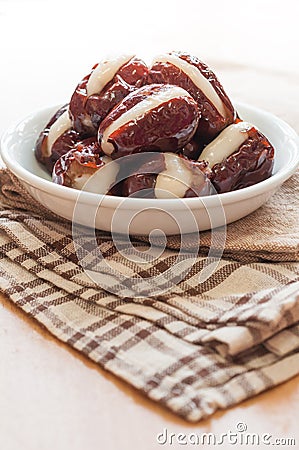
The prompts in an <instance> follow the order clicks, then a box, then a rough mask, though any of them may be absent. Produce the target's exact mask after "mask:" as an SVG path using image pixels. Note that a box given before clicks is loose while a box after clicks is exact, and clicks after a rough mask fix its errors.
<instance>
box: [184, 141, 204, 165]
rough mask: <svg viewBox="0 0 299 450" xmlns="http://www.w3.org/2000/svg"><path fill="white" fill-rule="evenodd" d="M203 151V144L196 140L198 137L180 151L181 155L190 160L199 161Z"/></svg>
mask: <svg viewBox="0 0 299 450" xmlns="http://www.w3.org/2000/svg"><path fill="white" fill-rule="evenodd" d="M202 150H203V144H202V143H201V142H200V141H199V140H198V139H196V137H194V138H193V139H191V141H190V142H188V144H186V145H185V146H184V147H183V148H182V149H181V150H180V153H181V154H182V155H183V156H185V157H186V158H188V159H192V160H193V161H197V159H198V157H199V155H200V153H201V152H202Z"/></svg>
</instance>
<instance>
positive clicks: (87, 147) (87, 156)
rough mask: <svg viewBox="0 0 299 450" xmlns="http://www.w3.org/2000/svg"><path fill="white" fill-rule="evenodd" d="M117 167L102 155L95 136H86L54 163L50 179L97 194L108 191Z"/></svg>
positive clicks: (112, 184) (114, 178)
mask: <svg viewBox="0 0 299 450" xmlns="http://www.w3.org/2000/svg"><path fill="white" fill-rule="evenodd" d="M118 171H119V167H118V166H117V165H116V163H115V162H114V161H112V160H111V158H109V157H108V156H106V155H103V154H102V153H101V152H100V150H99V147H98V143H97V141H96V139H95V138H87V139H85V140H83V141H82V142H80V143H79V144H78V145H77V146H76V147H75V148H74V149H72V150H70V151H69V152H68V153H66V154H65V155H63V156H62V157H61V158H60V159H59V160H58V161H57V162H56V164H55V166H54V169H53V175H52V180H53V182H54V183H56V184H60V185H63V186H67V187H72V188H74V189H82V190H85V191H88V192H94V193H97V194H107V193H110V189H111V188H113V186H114V185H115V183H116V178H117V174H118Z"/></svg>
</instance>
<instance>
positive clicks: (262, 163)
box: [199, 121, 274, 194]
mask: <svg viewBox="0 0 299 450" xmlns="http://www.w3.org/2000/svg"><path fill="white" fill-rule="evenodd" d="M199 160H200V161H206V162H207V163H208V164H209V167H210V169H211V175H210V178H211V181H212V183H213V185H214V186H215V188H216V191H217V192H218V193H220V194H221V193H224V192H229V191H234V190H237V189H241V188H244V187H248V186H251V185H253V184H256V183H259V182H260V181H263V180H265V179H266V178H269V177H270V176H271V174H272V169H273V163H274V149H273V147H272V145H271V144H270V142H269V141H268V139H267V138H266V137H265V136H264V135H263V134H262V133H261V132H260V131H258V130H257V129H256V128H255V127H254V126H253V125H252V124H250V123H248V122H243V121H238V122H237V123H234V124H232V125H230V126H228V127H227V128H225V129H224V130H223V131H222V132H221V133H220V134H219V136H218V137H217V138H216V139H214V141H212V142H211V143H210V144H209V145H207V146H206V147H205V149H204V150H203V152H202V153H201V155H200V156H199Z"/></svg>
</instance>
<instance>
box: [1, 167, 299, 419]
mask: <svg viewBox="0 0 299 450" xmlns="http://www.w3.org/2000/svg"><path fill="white" fill-rule="evenodd" d="M0 180H1V182H0V184H1V194H0V201H1V210H0V228H1V233H0V253H1V257H0V258H1V259H0V285H1V289H2V291H3V292H4V293H5V294H7V295H8V296H9V297H10V299H11V300H12V301H13V302H15V303H16V304H17V305H18V306H19V307H20V308H22V309H23V310H24V311H25V312H27V314H28V315H30V316H31V317H34V318H35V319H36V320H37V321H39V322H40V323H41V324H43V325H44V326H45V327H46V328H47V329H48V330H49V331H50V332H51V333H53V334H54V335H55V336H57V337H58V338H59V339H60V340H62V341H63V342H66V343H67V344H69V345H70V346H72V347H74V348H76V349H77V350H79V351H81V352H82V353H83V354H85V355H86V356H88V357H89V358H91V359H92V360H94V361H95V362H97V363H98V364H99V365H101V366H102V367H104V368H105V369H107V370H109V371H111V372H113V373H114V374H116V375H117V376H119V377H121V378H123V379H124V380H125V381H127V382H128V383H130V384H132V385H133V386H135V387H136V388H137V389H139V390H140V391H141V392H142V393H144V394H145V395H147V396H148V397H149V398H151V399H153V400H155V401H157V402H160V403H161V404H163V405H164V406H166V407H167V408H169V409H170V410H172V411H173V412H174V413H176V414H178V415H180V416H182V417H184V418H185V419H186V420H189V421H193V422H194V421H198V420H200V419H202V418H204V417H207V416H209V415H210V414H212V413H213V412H214V411H216V410H217V409H219V408H227V407H229V406H231V405H234V404H236V403H238V402H240V401H242V400H244V399H246V398H249V397H251V396H253V395H256V394H258V393H260V392H262V391H264V390H266V389H269V388H271V387H273V386H276V385H277V384H279V383H281V382H283V381H285V380H287V379H289V378H291V377H292V376H294V375H295V374H297V373H299V293H298V292H299V290H298V287H299V276H298V275H299V262H298V259H299V258H298V256H299V254H298V243H299V232H298V231H299V225H298V202H299V195H298V194H299V193H298V175H297V176H294V177H293V178H292V179H290V180H289V181H287V182H286V183H285V184H284V185H283V187H282V188H281V189H280V190H279V191H278V192H277V193H276V194H275V195H274V196H273V197H272V199H271V200H270V201H268V203H267V204H266V205H264V206H263V207H262V208H260V209H259V210H258V211H256V212H255V213H253V214H251V215H250V216H248V217H246V218H244V219H242V220H240V221H238V222H236V223H234V224H231V225H229V226H228V230H227V240H226V246H225V249H224V253H223V256H222V258H221V259H220V260H219V261H218V262H217V265H216V266H215V267H214V272H213V273H212V275H211V276H210V277H207V279H206V280H205V281H203V282H202V281H201V280H200V279H199V274H200V273H201V272H202V270H203V269H204V268H205V263H206V261H207V258H206V254H207V252H208V249H209V243H210V241H211V234H210V232H205V233H201V235H200V243H201V246H200V252H199V254H197V255H195V257H194V255H193V259H190V257H189V256H188V255H190V249H192V248H193V247H194V242H193V241H194V237H192V236H190V237H188V240H187V245H186V247H187V248H186V249H184V251H183V252H182V254H179V250H178V248H179V239H178V238H177V237H171V238H169V239H168V242H167V247H166V248H165V249H163V251H162V252H160V254H159V256H158V257H157V258H149V257H147V256H144V258H143V259H142V258H141V259H136V258H132V257H130V256H132V253H134V249H137V250H139V252H141V253H140V254H143V252H145V251H147V250H149V244H148V242H147V241H146V240H145V239H143V240H142V239H141V238H140V237H139V238H132V244H133V247H132V246H130V247H129V249H128V250H129V251H128V252H127V253H126V251H125V250H126V246H128V243H126V242H124V243H123V245H117V246H116V245H115V242H114V241H113V239H112V237H111V236H110V235H109V234H108V233H104V232H97V234H96V248H94V246H91V245H90V236H89V233H88V230H86V229H84V228H83V227H81V228H80V227H79V238H78V236H77V239H76V240H75V241H74V239H73V235H72V227H71V224H70V223H69V222H67V221H65V220H63V219H61V218H59V217H57V216H54V215H53V214H51V213H50V212H49V211H48V210H47V209H45V208H44V207H43V206H42V205H40V204H38V203H37V202H36V201H34V200H33V199H32V198H31V197H30V196H29V194H28V193H27V192H26V191H25V190H24V189H23V187H22V186H21V185H20V184H19V182H18V181H17V180H16V179H15V178H14V177H13V176H12V175H11V174H10V173H9V172H8V171H6V170H3V171H2V172H1V173H0ZM118 244H119V242H118ZM97 251H100V252H101V255H102V257H103V261H104V262H105V264H104V265H103V264H100V265H99V262H98V253H97ZM191 253H192V252H191ZM144 255H147V253H144ZM133 256H134V255H133ZM190 261H192V264H191V263H190ZM83 267H84V268H85V270H83ZM186 267H187V269H188V270H186ZM90 274H93V275H94V274H96V275H97V276H99V275H100V278H95V277H93V276H90ZM98 281H100V283H98Z"/></svg>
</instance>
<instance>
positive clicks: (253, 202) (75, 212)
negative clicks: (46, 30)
mask: <svg viewBox="0 0 299 450" xmlns="http://www.w3.org/2000/svg"><path fill="white" fill-rule="evenodd" d="M236 108H237V110H238V111H239V113H240V116H241V117H242V118H243V119H244V120H247V121H248V122H251V123H253V124H255V125H256V126H257V127H258V128H259V129H260V130H261V131H262V132H263V133H264V134H265V135H266V136H267V137H268V139H269V140H270V142H271V143H272V145H273V146H274V148H275V163H274V172H273V175H272V176H271V177H270V178H269V179H267V180H265V181H263V182H261V183H258V184H256V185H254V186H251V187H248V188H244V189H241V190H239V191H234V192H228V193H225V194H220V195H215V196H208V197H201V198H188V199H165V200H164V199H138V198H122V197H112V196H103V195H99V194H93V193H89V192H83V191H76V190H75V189H71V188H68V187H65V186H59V185H56V184H54V183H52V182H51V178H50V176H49V175H48V174H47V172H46V171H45V170H44V169H43V168H42V167H41V166H40V165H39V164H38V163H37V161H36V159H35V156H34V151H33V148H34V144H35V141H36V139H37V136H38V134H39V132H40V131H41V130H42V128H43V127H44V126H45V124H46V123H47V122H48V120H49V118H50V117H51V116H52V114H53V113H54V111H56V110H57V109H58V107H57V106H55V107H51V108H45V109H43V110H41V111H38V112H36V113H34V114H32V115H31V116H29V117H27V118H26V119H25V120H23V121H22V122H20V123H19V124H18V125H17V126H14V127H12V128H10V129H9V130H8V131H7V132H6V133H5V134H4V136H3V137H2V140H1V155H2V158H3V160H4V162H5V164H6V165H7V167H8V168H9V169H10V170H11V171H12V172H13V173H14V174H15V175H16V176H17V177H18V179H19V180H20V182H21V183H22V184H23V186H24V187H25V188H26V189H27V191H28V192H29V193H30V194H31V195H32V197H34V198H35V199H36V200H38V201H39V202H40V203H42V204H43V205H45V206H47V207H48V208H49V209H50V210H51V211H53V212H55V213H56V214H58V215H59V216H62V217H64V218H66V219H69V220H74V221H75V222H76V223H80V224H83V225H88V226H95V227H96V228H98V229H101V230H106V231H111V230H112V231H114V232H117V233H127V232H129V233H130V234H148V233H150V232H154V231H153V230H157V229H158V230H162V231H163V232H164V233H165V234H166V235H172V234H177V233H180V234H185V233H191V232H198V231H202V230H207V229H210V228H215V227H219V226H222V225H225V224H226V223H230V222H233V221H235V220H238V219H240V218H242V217H244V216H246V215H247V214H250V213H251V212H252V211H254V210H256V209H257V208H259V207H260V206H261V205H262V204H263V203H264V202H265V201H266V200H268V198H269V197H270V196H271V195H272V194H273V193H274V192H275V191H276V190H277V189H278V188H279V186H280V185H281V184H282V183H283V182H284V181H285V180H286V179H287V178H289V177H290V176H291V175H292V174H293V173H294V172H295V171H296V169H297V167H298V165H299V141H298V136H297V134H296V133H295V131H294V130H293V129H292V128H291V127H290V126H289V125H287V124H286V123H285V122H283V121H282V120H280V119H279V118H277V117H275V116H274V115H272V114H269V113H268V112H265V111H262V110H260V109H257V108H254V107H252V106H248V105H245V104H236Z"/></svg>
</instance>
